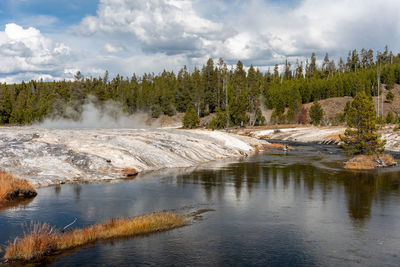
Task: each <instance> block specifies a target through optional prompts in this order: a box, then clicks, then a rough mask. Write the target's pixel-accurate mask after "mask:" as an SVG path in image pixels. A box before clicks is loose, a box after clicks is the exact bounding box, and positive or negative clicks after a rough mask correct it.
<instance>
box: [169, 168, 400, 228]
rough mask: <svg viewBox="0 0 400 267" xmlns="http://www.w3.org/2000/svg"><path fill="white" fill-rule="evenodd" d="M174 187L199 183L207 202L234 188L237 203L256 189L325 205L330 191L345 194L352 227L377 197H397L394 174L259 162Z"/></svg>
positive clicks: (195, 175)
mask: <svg viewBox="0 0 400 267" xmlns="http://www.w3.org/2000/svg"><path fill="white" fill-rule="evenodd" d="M176 181H177V183H178V184H181V185H182V184H185V183H188V182H189V181H192V182H193V183H195V184H201V185H202V188H203V189H204V193H205V196H206V198H207V200H208V201H211V200H212V199H213V195H214V194H216V195H217V196H218V199H223V198H224V194H225V192H226V187H227V186H232V185H233V188H234V192H235V197H236V200H237V201H240V200H241V198H242V195H243V192H244V191H243V190H245V189H246V190H247V193H248V196H249V197H251V194H252V191H253V189H255V188H259V187H265V188H268V187H271V188H272V190H273V191H275V192H279V193H281V194H292V195H294V196H298V195H301V194H302V192H303V191H305V193H306V195H307V197H308V199H309V200H313V198H314V197H315V196H316V195H318V196H320V197H321V201H322V202H323V203H325V202H326V201H327V199H328V198H329V194H331V193H332V191H336V192H337V191H341V190H343V191H344V193H345V199H346V205H347V210H348V215H349V218H350V219H351V220H352V221H353V222H354V223H355V224H361V225H362V223H364V222H365V221H366V220H368V219H369V218H370V216H371V207H372V205H373V203H374V201H375V202H376V201H377V198H378V197H379V203H380V204H381V205H382V206H384V205H385V199H386V198H387V197H390V195H391V193H396V194H400V186H399V178H398V174H397V172H388V173H387V172H382V173H379V172H365V173H356V172H349V171H345V170H340V169H337V170H335V171H332V170H331V169H324V168H319V167H315V166H313V165H311V164H293V165H289V166H282V165H280V164H272V165H269V164H264V163H263V162H239V163H234V164H230V165H229V166H227V167H226V168H223V169H216V170H215V169H211V170H207V169H206V170H196V171H194V172H192V173H186V174H181V175H178V176H177V177H176Z"/></svg>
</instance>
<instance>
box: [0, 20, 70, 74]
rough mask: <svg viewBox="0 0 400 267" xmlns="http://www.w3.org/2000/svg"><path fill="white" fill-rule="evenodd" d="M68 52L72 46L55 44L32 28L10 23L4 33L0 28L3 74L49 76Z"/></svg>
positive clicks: (1, 72)
mask: <svg viewBox="0 0 400 267" xmlns="http://www.w3.org/2000/svg"><path fill="white" fill-rule="evenodd" d="M69 54H70V48H69V47H67V46H66V45H64V44H62V43H54V42H53V41H52V40H50V39H48V38H46V37H44V36H43V35H42V34H41V33H40V31H39V30H38V29H35V28H33V27H29V28H27V29H24V28H22V27H21V26H19V25H17V24H14V23H11V24H7V25H6V26H5V30H4V31H3V32H1V31H0V55H1V62H0V74H2V76H6V75H7V74H8V76H9V77H22V76H25V75H23V73H27V74H29V73H30V74H32V73H44V74H40V77H45V78H50V77H52V73H53V74H54V73H55V72H56V71H57V70H58V69H59V68H60V67H59V65H60V64H61V65H63V61H65V58H66V57H68V56H69ZM46 72H47V74H46ZM35 77H39V76H37V75H36V76H35ZM2 79H3V80H4V79H5V78H2ZM8 80H9V78H8Z"/></svg>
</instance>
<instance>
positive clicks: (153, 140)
mask: <svg viewBox="0 0 400 267" xmlns="http://www.w3.org/2000/svg"><path fill="white" fill-rule="evenodd" d="M262 142H263V141H260V140H257V139H256V138H251V137H243V136H239V135H234V134H229V133H225V132H221V131H206V130H179V129H146V130H140V129H43V128H28V127H1V128H0V153H1V154H0V169H2V170H3V171H6V172H9V173H12V174H14V175H15V176H17V177H20V178H24V179H28V180H29V181H31V182H32V183H33V184H35V185H37V186H45V185H51V184H57V183H60V182H69V181H74V180H81V181H82V180H85V181H96V180H104V179H117V178H122V177H123V169H124V168H134V169H136V170H138V171H147V170H159V169H162V168H171V167H191V166H195V165H197V164H200V163H203V162H208V161H213V160H217V159H224V158H232V157H242V156H247V155H250V154H252V153H254V152H255V151H256V149H255V147H257V146H262Z"/></svg>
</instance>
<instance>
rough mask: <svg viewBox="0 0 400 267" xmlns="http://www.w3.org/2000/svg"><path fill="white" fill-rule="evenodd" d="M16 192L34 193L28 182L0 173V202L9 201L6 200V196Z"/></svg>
mask: <svg viewBox="0 0 400 267" xmlns="http://www.w3.org/2000/svg"><path fill="white" fill-rule="evenodd" d="M16 190H29V191H33V192H36V191H35V188H34V187H33V185H32V184H31V183H30V182H28V181H26V180H21V179H18V178H15V177H14V176H13V175H11V174H8V173H4V172H1V171H0V202H2V201H6V200H10V199H8V197H7V194H8V193H11V192H13V191H16Z"/></svg>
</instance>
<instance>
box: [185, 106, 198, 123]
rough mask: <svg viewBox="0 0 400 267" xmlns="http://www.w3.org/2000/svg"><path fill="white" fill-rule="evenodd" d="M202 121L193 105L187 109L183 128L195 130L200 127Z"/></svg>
mask: <svg viewBox="0 0 400 267" xmlns="http://www.w3.org/2000/svg"><path fill="white" fill-rule="evenodd" d="M199 124H200V119H199V116H197V112H196V110H195V109H194V107H193V106H192V105H190V107H189V108H187V109H186V113H185V116H184V117H183V128H188V129H193V128H197V127H199Z"/></svg>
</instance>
